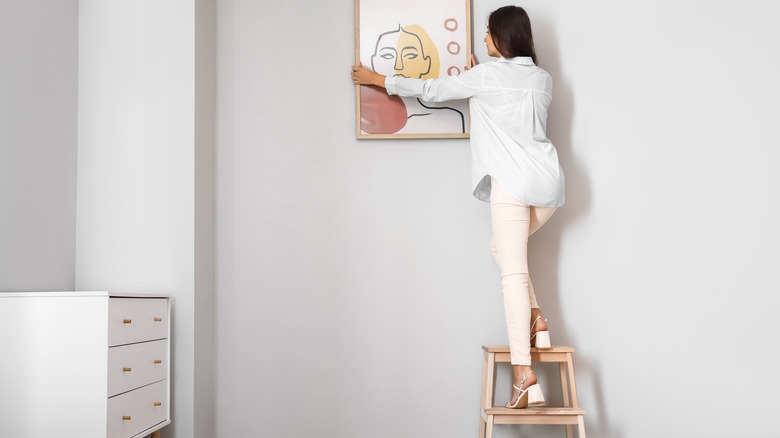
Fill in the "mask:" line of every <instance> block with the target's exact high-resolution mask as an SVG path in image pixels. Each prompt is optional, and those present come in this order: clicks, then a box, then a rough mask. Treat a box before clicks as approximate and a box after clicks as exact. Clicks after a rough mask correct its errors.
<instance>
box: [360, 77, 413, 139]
mask: <svg viewBox="0 0 780 438" xmlns="http://www.w3.org/2000/svg"><path fill="white" fill-rule="evenodd" d="M406 117H407V115H406V105H404V101H403V100H401V98H400V97H398V96H390V95H388V94H387V92H385V90H382V89H380V88H377V87H368V86H365V85H361V86H360V129H361V130H362V131H363V132H366V133H368V134H394V133H396V132H398V131H400V130H401V128H403V127H404V126H406Z"/></svg>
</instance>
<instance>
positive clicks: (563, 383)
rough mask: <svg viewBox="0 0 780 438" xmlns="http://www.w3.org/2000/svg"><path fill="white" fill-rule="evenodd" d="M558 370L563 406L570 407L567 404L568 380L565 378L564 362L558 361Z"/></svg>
mask: <svg viewBox="0 0 780 438" xmlns="http://www.w3.org/2000/svg"><path fill="white" fill-rule="evenodd" d="M558 370H559V371H560V373H561V392H562V393H563V406H564V407H567V408H568V407H571V405H570V404H569V382H568V380H567V378H566V363H565V362H558Z"/></svg>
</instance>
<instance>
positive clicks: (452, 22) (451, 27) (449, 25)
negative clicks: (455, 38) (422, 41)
mask: <svg viewBox="0 0 780 438" xmlns="http://www.w3.org/2000/svg"><path fill="white" fill-rule="evenodd" d="M444 28H445V29H447V30H448V31H450V32H455V31H456V30H458V20H456V19H454V18H448V19H446V20H444Z"/></svg>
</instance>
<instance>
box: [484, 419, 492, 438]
mask: <svg viewBox="0 0 780 438" xmlns="http://www.w3.org/2000/svg"><path fill="white" fill-rule="evenodd" d="M485 429H486V430H485V438H493V416H492V415H488V416H487V427H486V428H485Z"/></svg>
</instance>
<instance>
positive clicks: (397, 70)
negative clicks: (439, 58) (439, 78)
mask: <svg viewBox="0 0 780 438" xmlns="http://www.w3.org/2000/svg"><path fill="white" fill-rule="evenodd" d="M416 27H417V28H419V29H420V30H421V31H422V28H420V27H419V26H416ZM426 37H427V35H426ZM431 65H432V61H431V57H430V56H427V55H426V54H425V49H424V48H423V43H422V40H421V39H420V37H419V36H418V35H417V34H416V33H413V32H410V31H408V30H406V29H404V28H402V27H401V25H400V24H399V25H398V29H396V30H391V31H389V32H385V33H383V34H381V35H379V38H378V39H377V41H376V48H375V49H374V54H373V55H372V56H371V68H372V69H373V70H374V71H375V72H377V73H379V74H381V75H385V76H400V77H405V78H415V79H420V78H422V77H423V76H425V75H427V74H428V73H430V71H431Z"/></svg>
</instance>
